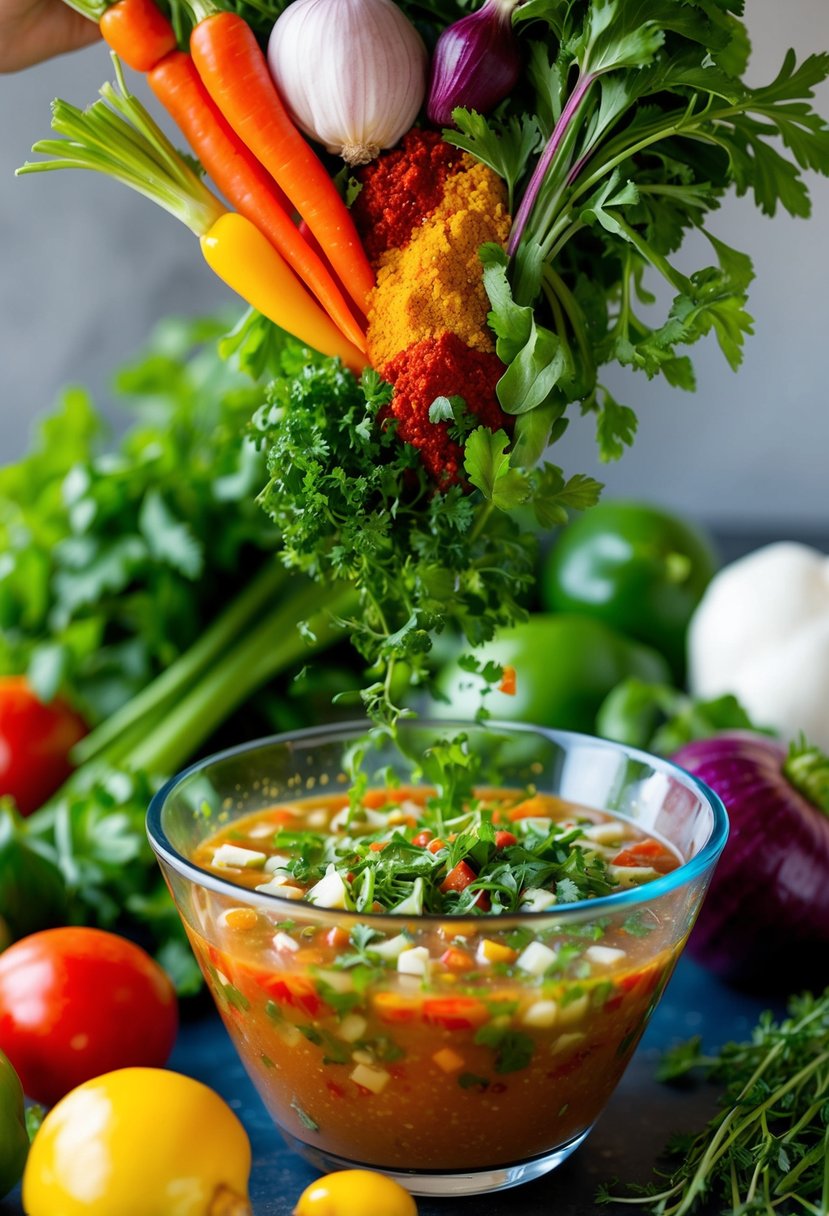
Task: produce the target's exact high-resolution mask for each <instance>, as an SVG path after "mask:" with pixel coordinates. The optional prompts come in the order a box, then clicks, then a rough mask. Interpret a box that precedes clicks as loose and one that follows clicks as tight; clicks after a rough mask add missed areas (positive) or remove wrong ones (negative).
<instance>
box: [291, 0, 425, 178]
mask: <svg viewBox="0 0 829 1216" xmlns="http://www.w3.org/2000/svg"><path fill="white" fill-rule="evenodd" d="M427 58H428V57H427V54H426V47H425V45H424V43H423V39H422V38H421V37H420V34H419V33H418V32H417V30H416V29H415V28H414V26H413V25H412V24H411V22H410V21H409V20H408V18H407V17H405V16H404V14H403V13H402V11H401V10H400V9H399V8H398V7H397V5H396V4H394V3H393V0H294V3H293V4H289V5H288V7H287V8H286V9H285V11H284V12H283V13H282V14H281V15H280V17H279V18H278V20H277V22H276V24H275V25H274V27H273V30H272V31H271V36H270V40H269V42H268V65H269V67H270V71H271V75H272V76H273V79H274V83H275V84H276V87H277V89H278V90H279V93H280V96H281V97H282V100H283V101H284V103H285V105H286V106H287V108H288V111H289V113H290V115H291V117H292V118H293V120H294V122H295V123H296V124H297V126H298V127H299V128H300V129H301V130H302V131H304V132H305V134H306V135H310V136H311V138H312V139H316V140H319V142H320V143H322V144H324V146H325V147H326V148H327V150H328V151H329V152H335V153H337V155H339V156H342V158H343V159H344V160H345V161H346V162H347V163H348V164H350V165H364V164H366V163H367V162H368V161H370V160H373V159H374V157H375V156H377V154H378V153H379V152H380V150H381V149H383V148H391V147H393V146H394V144H396V143H397V141H398V140H399V139H400V137H401V136H402V135H405V133H406V132H407V131H408V130H409V129H410V128H411V127H412V125H413V124H414V121H415V119H416V118H417V115H418V112H419V111H420V108H421V106H422V105H423V99H424V97H425V96H426V69H427Z"/></svg>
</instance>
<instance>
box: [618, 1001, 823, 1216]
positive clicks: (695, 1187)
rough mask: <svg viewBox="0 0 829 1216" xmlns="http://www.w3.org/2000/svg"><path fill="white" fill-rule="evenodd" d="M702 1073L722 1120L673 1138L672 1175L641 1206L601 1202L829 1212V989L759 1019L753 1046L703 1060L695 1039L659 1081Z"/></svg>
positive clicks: (678, 1213) (663, 1215)
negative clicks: (715, 1091)
mask: <svg viewBox="0 0 829 1216" xmlns="http://www.w3.org/2000/svg"><path fill="white" fill-rule="evenodd" d="M695 1069H700V1070H702V1071H703V1072H704V1073H705V1075H706V1076H707V1077H709V1078H710V1079H711V1080H712V1081H715V1082H718V1083H719V1084H720V1085H721V1086H722V1095H721V1098H720V1107H721V1109H720V1112H719V1114H717V1115H716V1116H715V1117H714V1118H713V1119H712V1120H711V1122H710V1123H709V1124H708V1126H707V1127H706V1128H705V1130H704V1131H702V1132H700V1133H699V1135H697V1136H683V1137H681V1138H678V1139H675V1140H674V1142H673V1143H672V1145H671V1147H670V1157H671V1158H672V1159H673V1160H674V1161H675V1162H676V1169H675V1170H674V1172H672V1173H670V1174H668V1175H666V1176H665V1179H664V1182H663V1181H660V1182H654V1183H653V1184H651V1185H649V1186H648V1187H646V1188H639V1189H641V1190H644V1193H643V1194H641V1195H640V1196H638V1197H636V1198H632V1197H620V1196H619V1195H615V1194H610V1193H609V1192H608V1191H607V1189H604V1190H603V1191H602V1193H601V1194H600V1196H599V1199H600V1201H601V1202H613V1203H626V1204H631V1203H635V1204H639V1205H647V1207H648V1209H649V1210H650V1211H652V1212H654V1213H657V1214H658V1216H685V1214H686V1213H689V1212H693V1211H695V1210H696V1209H697V1208H698V1207H699V1206H700V1204H701V1203H702V1201H703V1200H704V1199H707V1200H712V1199H713V1200H714V1201H715V1202H718V1203H719V1204H721V1205H725V1206H724V1207H722V1206H721V1207H720V1210H721V1211H728V1212H733V1213H734V1216H737V1214H738V1213H739V1214H740V1216H743V1214H745V1216H748V1214H749V1213H757V1214H758V1216H759V1214H760V1213H768V1214H770V1213H774V1212H780V1213H783V1212H787V1213H788V1212H812V1213H815V1214H817V1213H820V1212H824V1211H826V1206H827V1201H829V1131H827V1116H829V1106H827V1102H828V1101H829V1099H828V1098H827V1095H829V989H827V990H826V991H825V992H824V993H823V994H822V995H820V996H811V995H809V994H806V995H803V996H798V997H793V998H792V1000H791V1001H790V1002H789V1008H788V1017H786V1018H785V1019H784V1020H783V1021H781V1022H775V1021H774V1020H773V1018H772V1015H771V1014H770V1013H765V1014H763V1016H762V1017H761V1018H760V1021H759V1023H758V1025H757V1027H756V1028H755V1030H754V1033H753V1035H752V1037H751V1039H750V1040H749V1041H747V1042H744V1043H728V1044H726V1045H725V1046H724V1047H723V1048H721V1050H720V1051H719V1052H718V1053H717V1055H715V1056H713V1057H706V1056H703V1055H702V1053H701V1050H700V1043H699V1040H698V1039H694V1040H692V1041H691V1042H690V1043H686V1044H681V1045H680V1046H679V1047H677V1048H674V1049H673V1050H672V1051H671V1052H669V1053H668V1055H667V1056H666V1057H665V1059H664V1060H663V1063H662V1067H661V1070H660V1076H661V1079H662V1080H674V1079H676V1078H678V1077H684V1076H686V1075H687V1074H688V1073H689V1072H691V1071H693V1070H695Z"/></svg>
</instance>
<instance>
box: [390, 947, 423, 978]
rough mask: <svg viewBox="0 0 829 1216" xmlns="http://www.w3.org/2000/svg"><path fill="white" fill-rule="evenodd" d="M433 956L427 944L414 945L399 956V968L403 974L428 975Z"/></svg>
mask: <svg viewBox="0 0 829 1216" xmlns="http://www.w3.org/2000/svg"><path fill="white" fill-rule="evenodd" d="M430 962H431V958H430V955H429V951H428V950H427V949H426V947H425V946H412V947H411V948H410V949H409V950H403V951H402V953H400V954H399V955H398V956H397V970H398V971H400V972H402V973H403V975H428V974H429V963H430Z"/></svg>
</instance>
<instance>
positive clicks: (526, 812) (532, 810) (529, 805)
mask: <svg viewBox="0 0 829 1216" xmlns="http://www.w3.org/2000/svg"><path fill="white" fill-rule="evenodd" d="M549 818H550V815H549V812H548V810H547V806H546V804H545V802H544V800H543V799H542V798H539V797H538V796H537V795H536V796H534V797H532V798H525V799H524V801H523V802H519V803H518V805H517V806H514V807H513V808H512V810H511V811H507V819H509V820H510V822H511V823H515V822H516V821H517V820H519V819H549Z"/></svg>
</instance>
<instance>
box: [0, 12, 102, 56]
mask: <svg viewBox="0 0 829 1216" xmlns="http://www.w3.org/2000/svg"><path fill="white" fill-rule="evenodd" d="M98 38H100V34H99V32H98V26H97V24H96V22H94V21H90V20H88V18H86V17H84V16H82V15H81V14H80V13H78V12H76V11H75V10H74V9H72V8H69V7H68V5H66V4H64V3H63V0H0V72H19V71H20V70H21V69H22V68H28V67H31V66H32V64H35V63H40V62H41V61H42V60H44V59H51V58H52V56H53V55H62V54H63V53H64V52H66V51H74V50H77V49H78V48H79V47H82V46H88V45H89V44H90V43H91V42H95V41H96V40H97V39H98Z"/></svg>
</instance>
